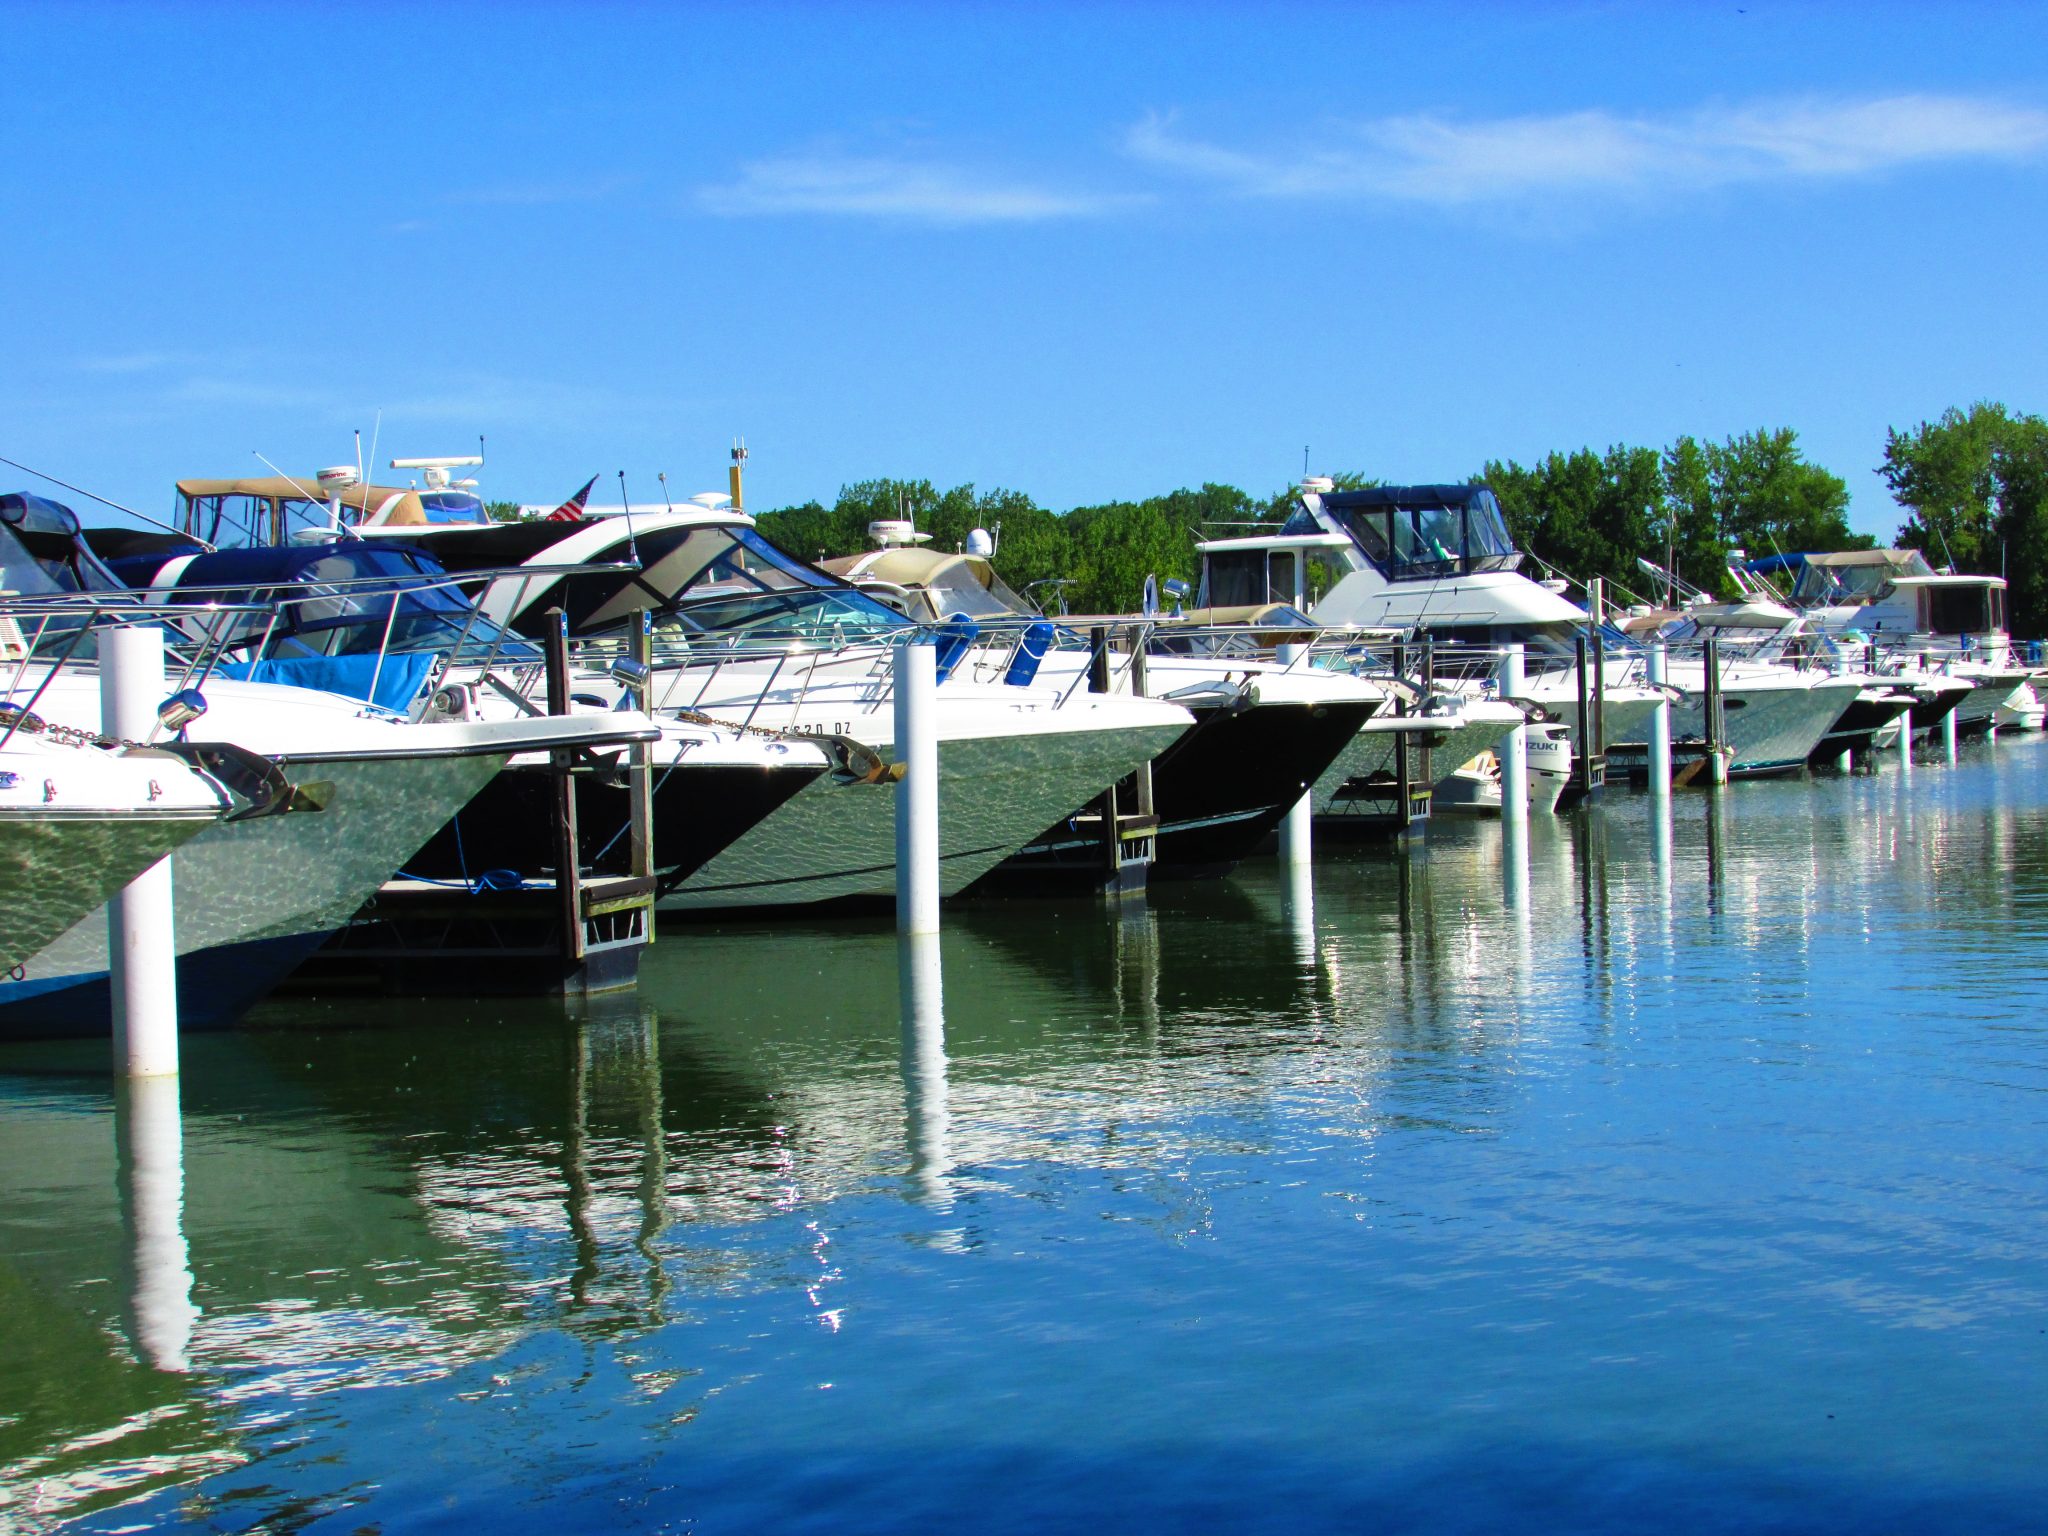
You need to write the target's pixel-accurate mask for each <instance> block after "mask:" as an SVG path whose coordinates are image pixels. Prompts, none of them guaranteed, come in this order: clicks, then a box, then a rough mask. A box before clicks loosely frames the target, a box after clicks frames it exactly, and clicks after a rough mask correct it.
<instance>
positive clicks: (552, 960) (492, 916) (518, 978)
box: [289, 876, 655, 997]
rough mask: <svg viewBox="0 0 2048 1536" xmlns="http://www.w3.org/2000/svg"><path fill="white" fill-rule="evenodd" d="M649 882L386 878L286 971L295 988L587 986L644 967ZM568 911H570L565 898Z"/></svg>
mask: <svg viewBox="0 0 2048 1536" xmlns="http://www.w3.org/2000/svg"><path fill="white" fill-rule="evenodd" d="M654 893H655V883H654V881H653V880H651V879H647V878H644V877H641V878H634V877H617V876H607V877H598V876H584V877H582V878H580V879H579V880H578V881H577V883H576V885H575V888H574V889H573V890H572V891H567V892H565V891H563V890H562V889H561V888H560V887H559V886H558V885H557V884H556V882H554V881H552V880H539V881H526V882H524V883H522V884H520V885H517V886H513V887H510V888H504V889H494V888H491V887H489V886H483V885H463V884H460V883H458V882H452V881H439V880H418V879H409V878H402V877H401V878H399V879H394V880H387V881H386V882H385V883H384V885H383V886H382V887H381V888H380V889H379V890H378V892H377V894H376V895H375V896H374V897H373V898H371V900H370V901H369V902H368V903H367V904H366V905H365V906H364V908H363V910H362V911H361V912H359V913H357V914H356V915H355V917H353V918H351V919H350V920H349V922H348V923H347V924H346V925H344V926H343V927H342V928H341V929H340V930H339V931H338V932H336V933H335V934H334V935H333V936H332V937H331V938H329V939H328V941H327V943H326V944H325V945H324V946H322V947H321V948H320V949H319V950H318V951H316V952H315V954H314V955H313V957H312V958H311V959H310V960H308V961H307V962H306V964H305V965H303V966H301V967H300V968H299V970H298V972H297V973H296V974H295V975H294V976H293V977H292V979H291V982H290V983H289V989H290V990H292V991H305V992H321V993H328V994H347V993H355V994H358V995H384V996H450V995H460V996H466V997H513V996H558V997H588V996H593V995H596V994H599V993H604V992H616V991H624V990H626V989H629V988H631V987H633V986H636V985H637V984H638V982H639V977H640V955H641V952H642V951H643V950H645V949H646V947H647V946H648V944H650V943H651V942H653V938H654ZM572 902H573V904H574V917H573V918H570V917H569V912H570V903H572Z"/></svg>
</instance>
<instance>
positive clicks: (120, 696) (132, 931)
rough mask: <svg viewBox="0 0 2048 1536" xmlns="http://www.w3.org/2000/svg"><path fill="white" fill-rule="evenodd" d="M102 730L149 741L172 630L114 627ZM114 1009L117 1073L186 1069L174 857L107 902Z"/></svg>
mask: <svg viewBox="0 0 2048 1536" xmlns="http://www.w3.org/2000/svg"><path fill="white" fill-rule="evenodd" d="M99 649H100V729H101V730H102V731H104V732H105V733H106V734H107V735H109V736H118V737H120V738H122V739H123V740H126V741H147V740H148V739H149V737H150V734H151V733H152V732H153V731H155V730H156V726H157V719H156V711H157V706H158V705H159V704H161V703H162V702H163V698H164V632H163V631H162V630H161V629H157V628H154V627H148V628H137V629H112V630H108V631H106V632H105V633H103V634H102V635H101V636H100V637H99ZM107 955H108V971H109V981H110V985H111V988H112V993H113V1005H114V1071H115V1073H116V1074H117V1075H119V1076H123V1077H158V1076H163V1075H166V1074H169V1073H173V1072H176V1071H177V1070H178V940H177V928H176V923H175V918H174V911H173V907H172V902H171V861H170V857H169V856H168V855H166V856H165V857H164V858H162V859H159V860H158V861H157V862H156V863H154V864H152V865H151V866H150V867H149V868H148V869H146V870H144V871H143V872H142V873H141V874H139V875H137V876H136V877H135V878H134V879H133V880H131V881H129V882H128V886H127V889H125V890H122V891H118V892H116V893H115V895H114V897H113V899H112V900H111V901H109V902H108V903H107Z"/></svg>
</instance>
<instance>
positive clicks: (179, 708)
mask: <svg viewBox="0 0 2048 1536" xmlns="http://www.w3.org/2000/svg"><path fill="white" fill-rule="evenodd" d="M205 713H206V695H204V694H203V693H201V692H200V691H199V690H198V689H197V688H180V689H179V690H178V691H177V692H176V693H174V694H172V695H171V696H170V697H169V698H168V699H165V700H164V701H163V703H161V704H159V705H157V707H156V723H157V724H158V725H160V726H162V727H163V728H164V729H165V730H167V731H174V732H175V731H182V730H184V729H185V727H186V726H188V725H190V724H191V723H192V722H193V721H194V720H197V719H198V718H199V717H200V716H201V715H203V714H205Z"/></svg>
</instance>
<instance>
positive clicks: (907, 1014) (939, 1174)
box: [896, 933, 953, 1209]
mask: <svg viewBox="0 0 2048 1536" xmlns="http://www.w3.org/2000/svg"><path fill="white" fill-rule="evenodd" d="M896 945H897V947H896V980H897V986H898V988H899V989H900V993H901V999H902V1008H903V1047H902V1058H901V1062H902V1070H903V1126H904V1142H905V1144H906V1147H907V1149H908V1151H909V1153H910V1177H911V1180H912V1182H913V1183H914V1184H915V1185H916V1186H917V1191H918V1195H919V1197H920V1198H922V1199H923V1200H924V1201H926V1202H927V1203H928V1204H930V1205H933V1206H936V1207H938V1208H940V1209H944V1208H946V1207H948V1206H950V1205H951V1204H952V1199H953V1197H952V1191H951V1189H950V1188H949V1187H948V1186H947V1183H946V1175H947V1174H949V1173H951V1172H952V1170H953V1153H952V1147H951V1130H952V1111H951V1109H950V1107H949V1106H948V1104H947V1097H946V1095H947V1089H946V996H945V984H944V975H943V971H942V968H941V965H940V961H939V936H938V935H937V934H935V933H906V934H903V935H901V936H900V937H899V938H898V939H897V941H896Z"/></svg>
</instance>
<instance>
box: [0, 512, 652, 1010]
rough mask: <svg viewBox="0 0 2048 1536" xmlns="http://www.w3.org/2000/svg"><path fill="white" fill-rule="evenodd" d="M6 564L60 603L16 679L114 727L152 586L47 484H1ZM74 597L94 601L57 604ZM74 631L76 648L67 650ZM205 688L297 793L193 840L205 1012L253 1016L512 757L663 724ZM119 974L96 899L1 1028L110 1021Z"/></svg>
mask: <svg viewBox="0 0 2048 1536" xmlns="http://www.w3.org/2000/svg"><path fill="white" fill-rule="evenodd" d="M0 563H4V564H5V566H6V574H7V579H8V581H9V583H10V585H12V586H13V587H14V588H15V590H17V591H19V590H24V588H26V589H27V590H29V591H30V592H32V593H33V594H34V595H35V596H36V597H37V598H38V600H39V601H41V602H42V604H43V618H42V620H41V621H39V622H40V628H39V629H37V630H36V631H35V632H34V633H33V634H31V635H30V639H29V644H30V646H31V647H32V648H33V651H34V653H33V654H31V655H29V656H26V657H24V658H23V659H22V660H21V661H20V662H18V663H17V664H16V665H15V667H14V668H12V669H11V681H10V685H9V690H10V694H11V696H12V697H13V698H15V699H16V700H18V701H20V707H25V708H28V709H31V710H32V711H33V712H34V713H35V714H37V715H39V716H40V717H42V718H43V719H44V720H46V721H48V722H50V723H51V724H53V725H56V726H58V727H62V728H69V729H70V730H72V731H76V732H79V733H90V734H93V735H97V733H98V730H99V725H100V679H99V676H98V672H97V669H96V667H95V666H94V665H93V663H92V661H91V660H90V654H91V649H92V642H91V635H92V630H93V628H95V627H96V626H98V625H101V624H105V623H109V622H114V621H116V620H117V619H118V618H120V617H122V616H123V613H124V611H126V612H127V613H128V614H130V615H133V614H134V613H135V611H136V610H135V602H136V600H135V598H134V595H133V594H132V593H129V592H128V591H127V590H126V589H125V588H124V587H122V586H121V584H120V583H119V581H118V580H117V579H116V578H115V577H114V575H113V574H112V573H111V572H109V571H108V570H106V568H105V567H104V566H103V565H102V564H100V562H99V561H98V560H97V558H96V557H95V556H94V555H93V554H92V552H91V551H90V549H88V548H87V547H86V546H85V544H84V543H83V541H82V539H81V538H80V536H79V529H78V523H77V519H76V518H75V517H74V516H73V515H72V514H71V512H70V511H69V509H68V508H64V507H62V506H59V505H58V504H56V503H53V502H47V501H45V500H43V499H42V498H40V497H29V496H20V495H12V496H6V497H0ZM66 603H69V604H70V605H71V607H72V608H73V609H75V610H77V611H75V612H73V613H70V614H68V615H65V616H62V617H58V618H55V619H53V618H52V617H51V615H52V613H54V612H57V611H58V610H59V609H60V608H61V607H62V605H64V604H66ZM53 605H55V606H53ZM38 641H40V642H41V643H40V644H37V643H36V642H38ZM60 642H61V647H62V650H63V651H65V652H69V653H70V655H71V658H72V659H71V660H69V661H68V662H65V661H62V660H61V658H60V657H59V656H53V655H51V654H50V652H51V651H53V650H56V649H58V647H59V644H60ZM74 642H77V643H74ZM203 703H204V706H205V713H204V715H203V717H202V719H203V725H202V726H201V728H200V731H199V734H200V735H201V736H202V738H203V739H205V740H213V741H220V742H226V743H232V744H233V746H234V747H235V748H237V749H240V750H241V751H243V752H248V753H254V754H257V755H258V756H260V757H261V758H264V759H267V760H268V762H269V763H270V764H271V765H273V766H274V767H275V769H276V770H277V771H278V772H280V773H281V774H282V775H283V776H284V778H286V779H287V780H289V781H290V783H291V785H292V786H293V789H294V792H293V795H292V808H291V809H290V810H289V811H288V812H287V813H284V814H277V815H269V816H262V817H242V818H222V819H217V820H215V821H213V822H211V823H210V824H208V825H207V826H206V827H204V828H203V829H201V830H200V831H199V832H198V834H197V835H195V836H194V837H193V838H192V839H191V840H190V841H189V842H187V843H186V844H185V845H184V846H183V847H182V848H181V849H180V850H179V852H178V855H177V865H176V876H177V889H178V903H177V925H176V926H177V934H176V942H177V949H178V954H179V1006H180V1017H181V1020H182V1021H183V1023H184V1024H185V1025H186V1026H187V1027H205V1026H208V1025H219V1024H225V1023H228V1022H232V1021H233V1019H235V1018H237V1017H239V1015H240V1014H241V1013H242V1012H243V1011H244V1010H245V1009H246V1007H247V1005H248V1004H249V1003H250V1002H252V1001H254V999H255V998H256V997H259V996H261V995H262V993H263V992H265V991H267V990H268V989H269V988H270V986H272V985H273V984H275V982H276V981H277V980H279V979H281V978H282V977H283V976H284V975H285V974H288V973H289V971H290V970H291V969H293V968H294V967H295V966H296V965H297V964H298V962H299V961H300V960H301V959H303V958H304V957H305V955H307V954H308V953H310V952H311V950H312V949H313V948H314V947H316V946H317V945H318V944H319V943H320V942H321V940H322V939H323V938H324V937H325V936H326V935H327V934H328V933H330V932H332V931H333V930H334V929H335V928H336V927H338V926H340V925H341V924H342V923H343V922H345V921H347V919H348V918H349V917H350V916H351V915H353V914H354V912H355V911H356V910H357V909H358V908H359V907H361V906H362V904H363V902H364V901H365V900H367V899H368V898H369V897H370V896H371V895H372V894H373V893H374V892H375V891H376V890H377V888H378V887H379V886H380V885H381V884H382V883H383V882H384V881H385V880H386V879H388V878H390V877H391V876H392V875H393V874H394V873H395V872H396V871H398V870H399V869H400V868H401V867H402V866H403V865H404V863H405V861H406V860H407V859H408V858H410V857H411V856H412V854H413V853H414V852H416V851H417V850H418V849H419V848H420V847H421V846H422V845H423V844H424V843H426V842H427V840H428V839H429V838H430V837H432V836H433V834H434V833H435V832H436V831H437V830H438V829H439V828H440V827H442V826H443V825H444V824H445V823H446V822H447V821H448V820H449V818H450V817H452V816H453V815H454V814H455V812H457V811H458V810H460V809H461V808H462V806H463V805H465V804H466V803H467V802H468V801H469V800H470V799H471V798H472V797H473V796H474V795H475V794H476V793H477V791H478V790H479V789H481V788H482V787H483V785H484V784H485V783H487V782H488V781H489V780H490V779H491V777H492V776H493V775H495V774H496V773H497V772H498V771H499V769H500V768H502V767H503V766H504V765H505V764H506V763H507V762H508V761H510V760H511V759H512V758H514V757H516V756H518V755H520V754H522V753H528V752H547V751H553V750H557V749H569V748H578V747H602V746H618V745H622V744H625V743H630V742H637V741H644V740H649V739H652V738H653V736H654V735H655V728H654V726H653V724H652V723H651V722H650V721H648V720H647V719H646V718H645V717H644V716H639V715H636V714H633V713H630V712H627V711H618V712H612V713H606V714H595V713H593V714H572V715H563V716H556V717H543V718H529V717H526V716H524V715H522V716H520V717H519V718H516V719H511V720H502V721H466V720H437V721H432V722H427V723H417V722H414V721H412V720H410V719H407V718H405V717H403V716H400V715H396V714H393V713H390V712H388V711H385V710H381V709H378V708H376V707H374V706H367V705H365V704H364V703H362V702H361V701H360V700H354V699H347V698H342V697H339V696H337V695H333V694H328V693H323V692H319V691H316V690H312V689H308V688H302V687H289V686H285V685H282V684H278V683H271V682H259V681H241V680H234V679H230V678H226V677H221V676H217V675H216V676H212V677H208V678H206V679H205V684H204V699H203ZM185 729H186V734H187V735H188V736H189V735H191V734H192V727H191V726H187V727H186V728H185ZM138 745H141V746H145V747H147V746H151V745H154V743H153V742H143V743H139V744H138ZM106 973H107V927H106V923H105V921H104V919H102V918H100V917H98V916H97V915H94V916H90V917H87V918H85V919H84V920H83V921H80V922H78V923H75V924H74V925H72V926H71V927H70V928H68V929H67V930H66V931H65V932H63V933H61V934H59V935H58V936H57V937H56V938H55V939H53V940H52V941H51V942H50V943H48V944H47V945H45V946H43V947H42V948H41V949H39V950H38V951H37V952H36V953H35V954H34V955H32V956H30V957H28V958H27V959H26V960H24V961H22V962H20V963H19V964H18V965H17V966H16V968H15V971H14V972H13V973H12V975H11V977H10V979H7V980H5V981H0V1038H6V1037H11V1036H23V1035H30V1034H51V1033H59V1034H78V1033H98V1032H101V1031H103V1030H104V1029H105V1028H106V1027H107V1017H108V1015H107V1007H106V1000H105V998H106Z"/></svg>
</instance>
